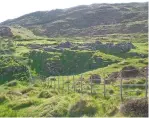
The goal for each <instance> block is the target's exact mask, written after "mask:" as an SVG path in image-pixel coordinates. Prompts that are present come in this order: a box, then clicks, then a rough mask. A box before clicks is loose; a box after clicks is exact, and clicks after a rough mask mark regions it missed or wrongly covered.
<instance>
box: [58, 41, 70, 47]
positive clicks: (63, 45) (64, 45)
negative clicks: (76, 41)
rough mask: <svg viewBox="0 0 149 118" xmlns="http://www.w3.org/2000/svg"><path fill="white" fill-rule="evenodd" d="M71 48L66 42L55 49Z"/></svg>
mask: <svg viewBox="0 0 149 118" xmlns="http://www.w3.org/2000/svg"><path fill="white" fill-rule="evenodd" d="M71 47H72V44H71V43H70V42H69V41H67V42H64V43H60V44H59V45H58V46H57V48H71Z"/></svg>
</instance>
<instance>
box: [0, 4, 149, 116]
mask: <svg viewBox="0 0 149 118" xmlns="http://www.w3.org/2000/svg"><path fill="white" fill-rule="evenodd" d="M53 14H55V15H53ZM80 14H81V16H80ZM82 14H84V15H83V16H82ZM101 18H102V19H101ZM84 19H85V20H84ZM0 25H6V28H5V30H9V28H10V29H11V32H7V31H6V32H5V33H6V34H3V31H4V30H3V28H1V27H0V117H125V116H128V117H147V106H148V102H147V99H146V98H145V96H146V82H147V79H146V77H147V70H146V69H145V67H147V65H148V49H147V48H148V42H147V41H148V34H147V3H130V4H112V5H108V4H105V5H98V4H93V5H92V7H88V6H79V7H74V8H70V9H67V10H53V11H50V12H35V13H31V14H28V15H25V16H22V17H20V18H18V19H14V20H11V21H7V22H3V23H1V24H0ZM7 27H8V28H7ZM7 33H8V34H11V33H12V34H13V36H11V37H6V36H7ZM1 34H2V35H1ZM3 35H4V36H5V37H4V36H3ZM37 35H39V36H37ZM49 37H51V38H49ZM130 66H131V67H134V68H135V69H136V70H137V71H135V73H137V74H136V75H137V76H136V77H134V76H130V77H128V76H129V74H128V73H126V74H127V78H124V77H122V72H123V71H124V70H123V69H124V68H126V67H130ZM124 72H125V71H124ZM130 73H131V74H130V75H133V74H132V73H133V71H132V70H131V72H130ZM120 78H123V80H122V85H121V87H122V95H123V98H122V99H121V97H120V90H121V89H120V82H121V81H120ZM96 80H97V81H96ZM132 84H137V85H138V86H137V85H136V86H132ZM140 84H141V85H140ZM130 85H131V86H130ZM139 85H140V86H139ZM137 98H138V99H137Z"/></svg>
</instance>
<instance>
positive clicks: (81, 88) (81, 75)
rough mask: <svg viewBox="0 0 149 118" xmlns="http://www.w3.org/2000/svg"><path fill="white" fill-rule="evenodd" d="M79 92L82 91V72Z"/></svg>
mask: <svg viewBox="0 0 149 118" xmlns="http://www.w3.org/2000/svg"><path fill="white" fill-rule="evenodd" d="M81 93H82V74H81Z"/></svg>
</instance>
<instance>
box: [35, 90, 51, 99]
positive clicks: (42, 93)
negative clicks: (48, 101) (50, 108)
mask: <svg viewBox="0 0 149 118" xmlns="http://www.w3.org/2000/svg"><path fill="white" fill-rule="evenodd" d="M38 97H39V98H50V97H52V94H51V93H49V92H48V91H42V92H41V93H40V94H39V96H38Z"/></svg>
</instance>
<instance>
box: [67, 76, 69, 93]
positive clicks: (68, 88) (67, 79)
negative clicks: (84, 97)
mask: <svg viewBox="0 0 149 118" xmlns="http://www.w3.org/2000/svg"><path fill="white" fill-rule="evenodd" d="M67 82H68V93H69V77H68V76H67Z"/></svg>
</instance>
